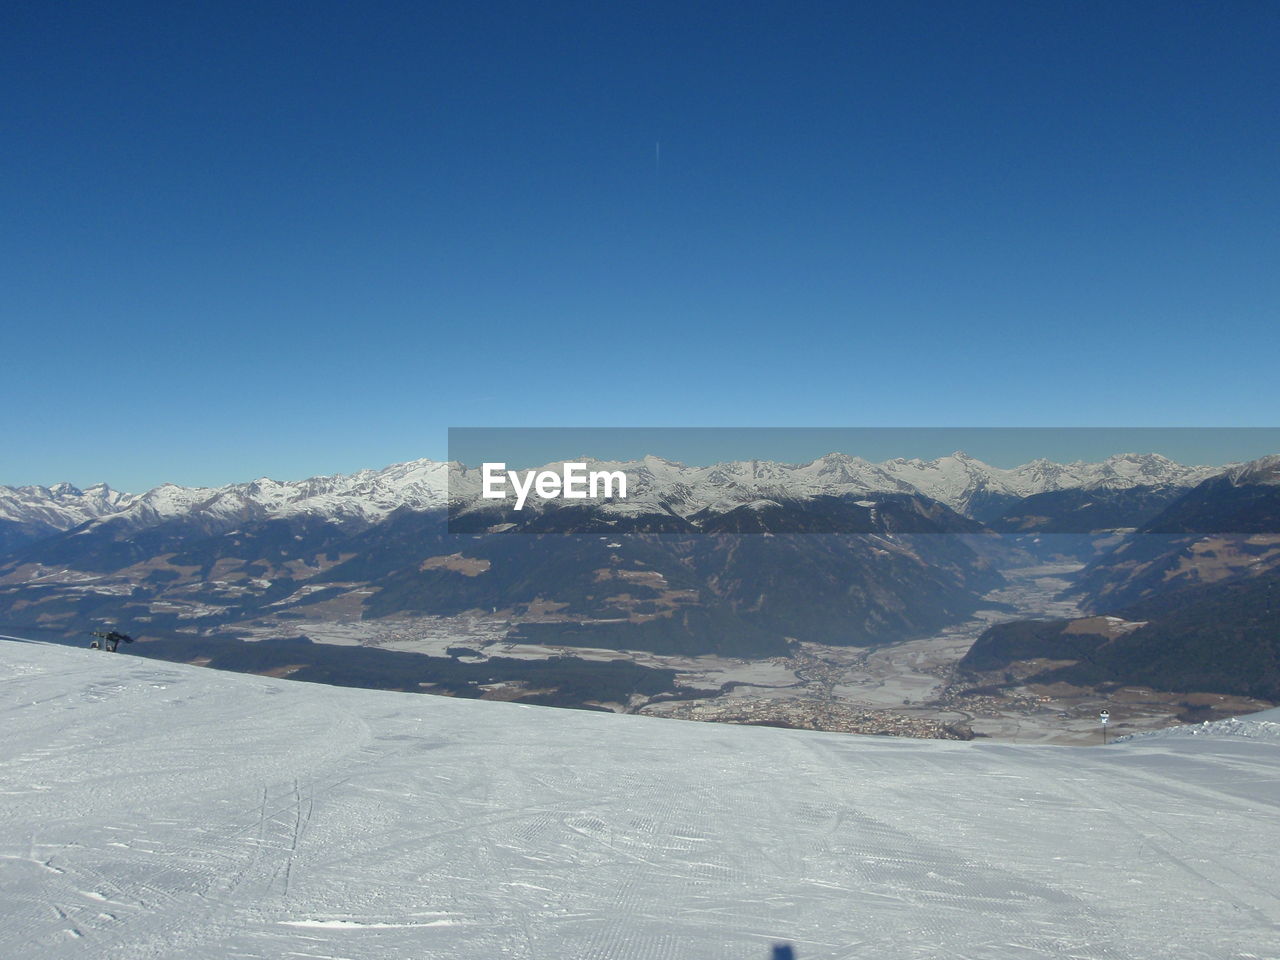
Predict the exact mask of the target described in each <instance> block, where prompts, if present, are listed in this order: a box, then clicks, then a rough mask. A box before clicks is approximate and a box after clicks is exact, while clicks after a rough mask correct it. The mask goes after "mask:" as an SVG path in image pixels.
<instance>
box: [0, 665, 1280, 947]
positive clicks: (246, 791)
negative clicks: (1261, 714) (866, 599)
mask: <svg viewBox="0 0 1280 960" xmlns="http://www.w3.org/2000/svg"><path fill="white" fill-rule="evenodd" d="M0 647H2V648H3V653H4V658H3V660H2V661H0V689H2V690H3V693H4V696H3V698H0V719H2V720H3V724H4V730H5V736H4V737H3V739H2V740H0V806H2V807H3V824H4V826H3V830H2V832H0V914H2V915H3V916H4V917H5V918H6V919H5V923H4V924H3V925H2V926H0V955H3V956H11V957H49V958H58V957H77V958H78V957H84V958H120V960H125V958H128V960H147V958H156V960H159V958H165V960H187V958H190V960H195V958H210V960H212V958H218V960H223V958H285V957H312V958H325V957H327V958H347V960H365V958H369V960H372V958H378V960H400V958H403V960H408V958H415V960H420V958H432V957H440V958H445V957H448V958H462V960H467V958H476V960H480V958H484V960H491V958H497V957H512V958H546V957H572V958H575V960H579V958H580V960H677V958H679V960H687V958H699V960H721V958H724V960H729V958H732V960H751V958H761V960H764V958H766V957H767V956H768V952H769V947H770V945H771V944H772V943H774V942H776V941H788V942H791V943H793V944H795V946H796V952H797V956H798V958H799V960H819V958H822V960H836V958H850V960H851V958H854V957H857V958H872V957H874V958H876V960H916V958H930V960H936V958H944V957H946V958H968V960H1037V958H1045V960H1048V958H1067V957H1071V958H1091V960H1145V958H1170V960H1172V958H1177V960H1201V958H1203V960H1210V958H1212V960H1237V958H1238V960H1246V958H1248V960H1258V958H1276V957H1280V899H1278V894H1277V890H1276V885H1275V863H1274V851H1275V850H1276V849H1280V779H1278V778H1277V776H1276V772H1275V771H1276V768H1277V761H1280V740H1278V739H1277V733H1276V731H1277V729H1280V728H1278V727H1277V726H1276V725H1275V724H1270V723H1266V722H1264V721H1255V722H1246V723H1244V724H1235V725H1231V726H1228V727H1226V728H1225V729H1221V730H1218V729H1214V728H1211V729H1208V730H1200V731H1197V732H1200V733H1202V734H1205V735H1201V736H1196V737H1190V736H1161V735H1158V736H1156V737H1153V738H1150V739H1138V740H1136V741H1133V742H1127V743H1121V744H1115V745H1112V746H1108V747H1106V748H1089V749H1084V748H1073V747H1052V746H1041V745H1034V746H1033V745H1014V744H1000V743H990V742H972V743H953V742H942V741H921V740H908V739H894V738H882V737H858V736H843V735H836V734H823V733H810V732H802V731H793V730H775V729H760V728H747V727H736V726H729V725H713V724H690V723H675V722H670V721H663V720H656V719H652V718H642V717H633V716H610V715H603V714H592V713H584V712H581V711H568V710H555V709H550V708H541V707H530V706H523V705H516V704H506V703H490V702H483V701H475V700H457V699H451V698H446V697H423V696H414V695H409V694H397V693H384V692H377V691H366V690H350V689H338V688H332V687H326V686H321V685H316V684H303V683H292V682H289V681H284V680H275V679H271V678H265V677H255V676H247V675H236V674H229V673H220V672H215V671H209V670H201V669H199V668H196V667H189V666H185V665H172V664H164V663H159V662H156V661H150V660H143V659H140V658H135V657H131V656H127V655H124V654H117V655H110V654H106V653H102V652H98V651H90V650H86V649H72V648H67V647H57V646H51V645H42V644H29V643H19V642H13V641H0ZM1241 731H1248V732H1249V733H1250V734H1251V735H1250V736H1240V735H1238V734H1239V733H1240V732H1241Z"/></svg>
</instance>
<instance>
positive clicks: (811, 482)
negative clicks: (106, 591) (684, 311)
mask: <svg viewBox="0 0 1280 960" xmlns="http://www.w3.org/2000/svg"><path fill="white" fill-rule="evenodd" d="M583 459H584V461H585V462H587V463H589V464H590V465H591V466H592V468H593V469H609V470H623V471H625V472H626V473H627V476H628V479H629V481H630V485H631V487H630V491H629V496H628V498H627V499H626V500H625V501H617V502H614V503H612V504H609V505H607V507H606V509H607V510H609V511H611V512H614V513H617V514H619V515H633V516H634V515H640V514H645V513H667V514H675V515H677V516H681V517H688V516H692V515H694V514H698V513H700V512H703V511H709V512H712V513H721V512H725V511H728V510H732V509H734V508H736V507H739V506H742V505H744V504H752V503H759V502H762V501H763V502H768V501H776V500H779V499H786V500H797V499H805V498H809V497H815V496H839V497H847V496H850V495H856V496H863V495H869V494H884V493H896V494H907V495H917V496H924V497H928V498H929V499H931V500H936V501H938V502H940V503H942V504H945V505H946V506H948V507H950V508H952V509H953V510H955V511H957V512H958V513H960V514H963V515H965V516H968V517H972V518H975V519H979V520H987V519H991V518H993V517H995V516H998V515H999V513H1000V511H1001V510H1002V509H1004V508H1005V507H1007V506H1009V505H1010V504H1012V503H1014V502H1016V501H1018V500H1022V499H1025V498H1026V497H1029V496H1033V495H1036V494H1041V493H1046V492H1054V491H1061V490H1069V489H1093V488H1105V489H1110V490H1124V489H1130V488H1135V487H1177V488H1189V487H1192V486H1195V485H1196V484H1197V483H1199V482H1201V481H1202V480H1204V479H1206V478H1208V477H1211V476H1215V475H1217V474H1220V473H1222V472H1223V470H1224V469H1226V468H1223V467H1211V466H1184V465H1182V464H1178V463H1175V462H1173V461H1172V460H1169V459H1167V458H1165V457H1163V456H1161V455H1159V454H1155V453H1151V454H1132V453H1126V454H1118V455H1116V456H1112V457H1108V458H1107V459H1106V460H1103V461H1101V462H1100V463H1084V462H1075V463H1066V464H1062V463H1054V462H1052V461H1049V460H1034V461H1032V462H1030V463H1027V464H1023V465H1022V466H1019V467H1014V468H1012V469H1003V468H1000V467H994V466H991V465H990V464H987V463H983V462H982V461H981V460H977V459H974V458H973V457H970V456H968V455H967V454H965V453H963V452H960V451H957V452H956V453H954V454H952V455H950V456H947V457H941V458H938V459H936V460H920V459H910V460H907V459H896V460H888V461H885V462H883V463H871V462H870V461H867V460H864V459H862V458H860V457H854V456H849V455H847V454H842V453H830V454H827V455H826V456H823V457H819V458H818V459H816V460H813V461H811V462H809V463H804V464H787V463H778V462H776V461H772V460H741V461H733V462H728V463H717V464H713V465H710V466H701V467H699V466H686V465H685V464H681V463H676V462H673V461H670V460H664V459H662V458H661V457H656V456H647V457H644V458H643V459H640V460H634V461H600V460H594V459H591V458H583ZM546 466H547V467H552V466H555V465H552V464H548V465H546ZM479 492H480V471H479V469H478V468H477V467H471V468H467V467H464V466H462V465H461V464H458V463H449V462H443V461H434V460H412V461H409V462H407V463H399V464H394V465H392V466H389V467H386V468H384V469H381V470H361V471H359V472H357V473H353V474H346V475H341V474H339V475H334V476H321V477H311V478H308V479H306V480H298V481H283V482H282V481H277V480H271V479H268V478H265V477H264V478H261V479H258V480H253V481H250V482H247V483H233V484H228V485H226V486H222V487H181V486H178V485H176V484H171V483H166V484H163V485H161V486H159V487H156V488H154V489H152V490H149V491H147V492H146V493H142V494H128V493H120V492H118V491H115V490H112V489H111V488H110V487H108V486H107V485H106V484H96V485H94V486H91V487H88V488H86V489H85V490H79V489H77V488H75V487H74V486H72V485H71V484H67V483H60V484H56V485H54V486H52V487H42V486H27V487H17V488H14V487H3V486H0V535H2V536H3V537H4V539H0V549H11V548H12V546H13V545H16V544H18V543H20V542H23V541H30V540H33V539H38V538H39V537H40V536H42V535H48V534H51V533H56V532H59V531H65V530H71V529H73V528H75V527H78V526H80V525H82V524H89V525H90V528H92V527H93V526H95V525H101V524H110V525H112V526H114V527H116V528H117V529H118V530H128V529H135V530H136V529H143V528H146V527H150V526H153V525H155V524H157V523H161V522H164V521H170V520H185V521H187V522H189V523H191V524H192V525H193V526H195V527H198V528H199V529H200V530H202V532H205V533H213V532H218V531H226V530H231V529H234V527H235V526H236V525H237V524H239V523H242V522H244V521H251V520H263V519H269V518H290V517H299V516H310V517H319V518H323V519H326V520H331V521H335V522H339V523H354V524H356V525H369V524H372V523H376V522H378V521H380V520H382V519H384V518H385V517H387V516H388V515H389V514H391V513H392V512H393V511H395V510H397V509H401V508H405V509H409V510H429V509H436V508H442V507H444V506H446V504H449V503H450V501H453V502H454V503H455V504H458V503H461V504H464V505H469V504H475V503H476V502H477V500H478V497H479ZM481 505H483V504H481ZM464 509H465V506H464Z"/></svg>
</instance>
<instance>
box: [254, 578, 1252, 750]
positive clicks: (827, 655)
mask: <svg viewBox="0 0 1280 960" xmlns="http://www.w3.org/2000/svg"><path fill="white" fill-rule="evenodd" d="M1078 569H1080V566H1079V564H1070V563H1066V564H1049V565H1042V566H1035V567H1023V568H1017V569H1011V570H1005V571H1004V574H1005V576H1006V578H1007V579H1008V585H1007V586H1006V587H1003V588H1001V589H999V590H996V591H993V592H992V593H990V594H988V596H987V597H986V599H987V600H988V601H989V602H990V603H991V607H990V608H987V609H985V610H980V611H979V612H978V613H977V614H976V615H975V616H974V618H973V619H972V620H969V621H967V622H965V623H961V624H957V625H955V626H954V627H951V628H948V629H947V630H944V631H943V632H942V633H940V634H939V635H937V636H934V637H927V638H923V639H919V640H912V641H908V642H905V643H897V644H892V645H888V646H883V647H875V648H864V647H847V646H831V645H824V644H816V643H806V644H802V645H801V646H800V647H799V649H798V650H797V651H796V653H795V655H793V656H791V657H785V658H783V657H776V658H772V659H769V660H741V659H733V658H727V657H715V656H702V657H685V656H663V655H657V654H651V653H644V652H638V651H617V650H591V649H587V648H582V647H541V646H535V645H531V644H517V643H508V642H506V641H505V640H504V637H505V636H506V634H507V632H508V630H509V629H510V626H511V624H510V623H509V622H508V621H506V620H505V619H501V618H491V617H486V616H482V615H477V614H465V615H462V616H457V617H445V618H438V617H399V618H394V617H392V618H385V619H378V620H362V619H359V617H358V616H355V615H353V616H350V617H346V618H341V619H327V620H292V621H279V622H277V621H275V620H272V619H268V620H266V621H264V622H262V623H260V624H258V625H256V626H252V625H245V626H242V627H240V628H238V629H237V634H238V635H241V636H246V637H254V636H258V637H261V638H262V639H264V640H265V639H268V638H271V637H275V636H281V635H289V633H290V631H292V632H293V633H297V632H302V633H305V634H306V635H308V636H309V637H311V638H312V639H314V640H316V641H317V642H323V643H336V644H353V645H362V646H370V647H377V648H381V649H387V650H399V651H406V652H413V653H421V654H430V655H434V656H446V655H448V652H449V651H450V650H451V649H454V650H456V649H457V648H460V647H461V648H466V649H470V650H473V651H475V652H476V654H477V655H478V657H479V658H485V657H515V658H522V659H539V658H547V657H554V656H559V655H566V654H567V655H571V656H575V657H582V658H585V659H597V660H630V661H634V662H636V663H640V664H643V665H645V666H651V667H658V668H668V669H673V670H676V671H677V672H678V675H679V682H680V683H681V684H682V685H683V686H685V687H692V688H699V689H712V690H715V689H720V688H722V687H726V685H727V688H726V689H725V690H724V692H722V693H721V694H719V695H717V696H714V697H711V698H704V699H696V700H678V701H671V700H669V699H666V700H664V699H663V698H661V697H659V698H657V699H655V700H653V701H650V700H649V699H648V698H645V697H640V698H637V699H635V700H633V701H632V702H630V703H612V704H603V705H604V706H608V707H611V708H612V709H614V710H616V711H618V712H633V713H643V714H645V715H650V716H660V717H668V718H678V719H686V720H705V721H715V722H728V723H753V724H776V725H782V726H792V727H797V728H801V729H810V730H826V731H834V732H845V733H887V734H891V735H894V736H914V737H952V736H968V735H970V734H972V735H976V736H979V737H990V738H992V739H996V740H1001V741H1008V742H1017V743H1057V744H1076V745H1085V744H1095V743H1100V742H1101V740H1102V731H1101V727H1100V726H1099V724H1098V713H1099V711H1100V710H1101V709H1107V710H1109V711H1110V712H1111V714H1112V717H1113V720H1112V729H1111V733H1113V734H1116V735H1122V734H1129V733H1136V732H1141V731H1144V730H1154V729H1160V728H1162V727H1166V726H1169V725H1171V724H1176V723H1179V722H1180V720H1179V716H1180V715H1186V713H1187V711H1188V709H1189V708H1193V709H1195V710H1198V711H1200V713H1199V716H1198V717H1197V719H1213V718H1215V717H1224V716H1230V715H1232V714H1234V713H1247V712H1250V711H1253V710H1260V709H1264V708H1266V707H1268V706H1270V705H1271V704H1269V703H1266V702H1263V701H1256V700H1250V699H1248V698H1242V697H1226V696H1218V695H1216V694H1193V695H1190V696H1188V695H1185V694H1167V693H1160V692H1157V691H1153V690H1149V689H1145V688H1137V687H1126V688H1123V689H1118V690H1109V691H1107V692H1105V693H1101V692H1099V691H1097V690H1093V689H1088V688H1070V687H1066V686H1057V687H1054V688H1045V687H1039V686H1015V687H1013V688H1011V689H1008V690H1003V691H1000V692H998V693H990V692H978V693H972V692H970V688H971V687H972V686H973V684H972V683H969V682H966V681H965V680H964V678H962V677H959V676H958V675H957V672H956V669H955V666H956V664H957V663H958V662H959V661H960V659H961V658H962V657H963V656H964V655H965V653H966V652H967V651H968V649H969V647H970V646H972V644H973V642H974V641H975V640H976V639H977V638H978V636H979V635H980V634H981V633H982V632H983V631H984V630H986V629H987V628H988V627H989V626H991V625H992V624H993V623H998V622H1002V621H1006V620H1012V619H1024V618H1028V617H1048V618H1054V617H1063V618H1065V617H1074V616H1079V615H1080V610H1079V608H1078V607H1077V606H1076V605H1075V604H1074V603H1072V602H1071V601H1070V600H1063V599H1060V598H1059V594H1060V593H1061V592H1062V590H1063V589H1064V588H1065V587H1067V585H1068V584H1069V582H1070V581H1069V579H1068V578H1069V577H1070V575H1071V574H1072V573H1074V572H1075V571H1077V570H1078ZM522 692H523V691H522V690H521V689H520V688H518V687H511V686H509V685H505V684H497V685H494V687H493V689H491V690H489V691H487V692H486V693H485V696H486V697H487V698H489V699H511V698H513V697H515V696H518V695H519V694H520V693H522Z"/></svg>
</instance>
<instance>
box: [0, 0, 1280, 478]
mask: <svg viewBox="0 0 1280 960" xmlns="http://www.w3.org/2000/svg"><path fill="white" fill-rule="evenodd" d="M1278 48H1280V4H1276V3H1274V2H1270V0H1266V2H1235V3H1231V2H1228V3H1222V4H1208V3H1168V2H1158V3H1144V2H1127V3H1114V2H1105V3H1077V2H1071V3H1067V2H1063V3H1025V2H1010V3H981V2H979V3H952V2H936V3H912V2H904V3H841V4H805V3H787V4H782V3H773V4H756V3H750V2H745V3H744V2H734V3H725V4H712V3H704V4H687V3H672V4H661V3H646V4H621V3H580V4H564V3H546V4H529V3H511V4H507V3H485V4H476V3H456V4H454V3H404V4H398V3H377V2H371V3H361V4H353V3H341V4H327V3H316V2H311V3H290V4H282V3H271V2H254V3H243V4H240V3H232V2H227V3H216V4H204V5H193V4H174V3H163V4H162V3H155V4H136V3H128V2H115V3H106V2H103V3H93V4H89V3H76V2H68V3H56V4H54V3H40V2H16V3H9V4H5V5H4V7H3V10H2V11H0V83H2V89H3V90H4V91H5V95H4V97H3V99H2V101H0V117H2V118H3V121H2V122H3V131H2V132H3V138H4V145H5V147H4V149H3V151H0V224H3V229H0V312H2V314H3V331H4V332H3V340H2V341H0V342H2V343H3V353H2V354H0V356H2V357H3V372H4V391H3V397H2V401H0V427H2V429H3V436H2V437H0V483H8V484H18V483H31V482H43V483H48V482H53V481H56V480H60V479H70V480H72V481H73V482H77V483H81V484H84V483H88V482H92V481H94V480H98V479H105V480H107V481H109V482H111V483H112V484H113V485H115V486H118V487H122V488H125V489H140V488H144V487H147V486H151V485H154V484H156V483H159V482H161V481H163V480H172V481H175V482H179V483H221V482H227V481H231V480H236V479H248V478H251V477H255V476H260V475H264V474H265V475H271V476H276V477H279V478H281V479H286V478H294V477H300V476H305V475H309V474H314V473H329V472H336V471H349V470H352V469H356V468H359V467H362V466H381V465H384V464H386V463H390V462H393V461H397V460H404V459H409V458H413V457H417V456H443V455H444V453H445V441H446V435H445V431H446V428H447V427H449V426H470V425H486V424H493V425H517V426H518V425H588V426H597V425H610V424H619V425H627V424H630V425H652V426H676V425H710V426H717V425H749V426H756V425H758V426H771V425H800V424H804V425H848V426H896V425H924V426H948V425H973V426H985V425H1013V426H1018V425H1103V424H1114V423H1119V424H1131V425H1154V426H1161V425H1232V426H1248V425H1275V424H1277V423H1278V422H1280V418H1278V417H1277V412H1278V410H1280V403H1278V401H1280V387H1278V386H1277V369H1278V368H1280V364H1278V363H1277V358H1278V357H1280V316H1278V312H1280V311H1278V307H1280V242H1278V241H1277V224H1280V187H1278V186H1277V183H1278V175H1277V171H1278V170H1280V119H1278V117H1280V70H1277V69H1276V65H1275V62H1274V57H1275V51H1276V50H1277V49H1278ZM659 143H660V144H661V148H660V151H659V150H658V149H657V144H659ZM655 452H659V453H660V452H661V451H655ZM850 452H855V453H856V452H857V451H850ZM760 455H761V456H769V455H770V451H760Z"/></svg>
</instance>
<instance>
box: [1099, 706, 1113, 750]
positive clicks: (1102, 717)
mask: <svg viewBox="0 0 1280 960" xmlns="http://www.w3.org/2000/svg"><path fill="white" fill-rule="evenodd" d="M1098 719H1099V720H1101V721H1102V745H1103V746H1104V747H1105V746H1106V745H1107V721H1108V720H1110V719H1111V712H1110V711H1109V710H1103V711H1102V712H1101V713H1100V714H1098Z"/></svg>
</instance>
